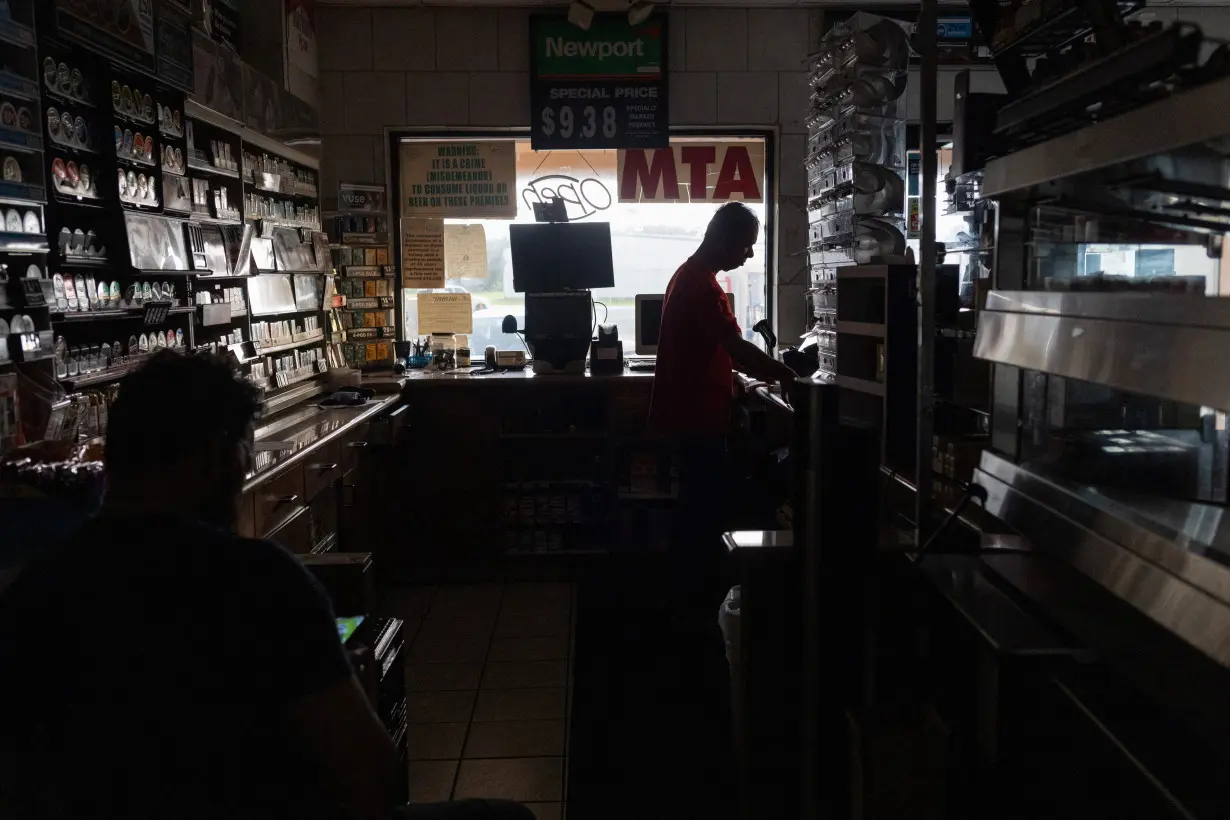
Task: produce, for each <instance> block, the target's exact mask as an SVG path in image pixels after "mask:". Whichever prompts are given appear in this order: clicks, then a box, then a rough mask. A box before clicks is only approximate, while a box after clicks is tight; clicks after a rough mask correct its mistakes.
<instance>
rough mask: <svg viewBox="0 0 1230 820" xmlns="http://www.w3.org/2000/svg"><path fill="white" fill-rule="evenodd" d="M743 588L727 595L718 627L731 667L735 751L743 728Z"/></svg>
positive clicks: (731, 705)
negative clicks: (741, 640) (741, 632)
mask: <svg viewBox="0 0 1230 820" xmlns="http://www.w3.org/2000/svg"><path fill="white" fill-rule="evenodd" d="M742 599H743V588H742V587H741V586H739V585H735V586H733V587H731V588H730V592H727V593H726V599H725V600H723V601H722V605H721V606H720V607H718V626H719V627H720V628H721V630H722V640H723V641H724V642H725V644H726V663H727V664H728V665H729V666H730V713H731V726H732V727H733V728H734V733H735V737H734V742H735V749H736V751H738V749H739V746H740V743H739V738H740V729H741V728H742V726H743V702H742V700H743V699H742V697H741V692H742V685H741V684H742V674H743V671H742V665H743V655H742V652H741V648H740V643H739V627H740V620H741V619H742V617H743V616H742V612H741V609H740V607H741V606H742Z"/></svg>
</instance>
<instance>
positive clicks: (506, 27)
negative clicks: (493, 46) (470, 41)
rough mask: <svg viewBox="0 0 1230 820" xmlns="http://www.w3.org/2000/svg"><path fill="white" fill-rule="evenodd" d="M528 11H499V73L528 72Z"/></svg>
mask: <svg viewBox="0 0 1230 820" xmlns="http://www.w3.org/2000/svg"><path fill="white" fill-rule="evenodd" d="M530 13H531V12H530V10H529V9H500V12H499V33H500V63H499V65H500V71H529V70H530Z"/></svg>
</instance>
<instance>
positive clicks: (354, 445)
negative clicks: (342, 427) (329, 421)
mask: <svg viewBox="0 0 1230 820" xmlns="http://www.w3.org/2000/svg"><path fill="white" fill-rule="evenodd" d="M339 446H340V448H341V453H339V455H340V456H341V459H342V475H346V474H347V473H350V472H352V471H353V470H354V469H355V468H356V467H358V466H359V461H360V459H361V458H362V457H363V453H364V452H365V451H366V450H367V425H366V424H361V425H359V428H358V429H357V430H355V431H353V432H351V433H348V434H347V435H346V437H345V438H343V439H342V440H341V442H339Z"/></svg>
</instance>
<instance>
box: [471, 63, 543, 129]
mask: <svg viewBox="0 0 1230 820" xmlns="http://www.w3.org/2000/svg"><path fill="white" fill-rule="evenodd" d="M529 121H530V75H529V72H525V71H523V72H516V73H507V72H500V73H498V74H471V75H470V125H498V126H514V125H529Z"/></svg>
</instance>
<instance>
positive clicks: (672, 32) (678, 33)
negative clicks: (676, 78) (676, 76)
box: [666, 9, 688, 71]
mask: <svg viewBox="0 0 1230 820" xmlns="http://www.w3.org/2000/svg"><path fill="white" fill-rule="evenodd" d="M666 28H667V34H668V35H669V39H668V40H667V43H666V50H667V55H666V65H667V68H669V69H670V70H671V71H683V70H684V69H686V68H687V42H688V37H687V32H688V13H687V10H686V9H671V12H670V15H669V17H668V19H667V21H666Z"/></svg>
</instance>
